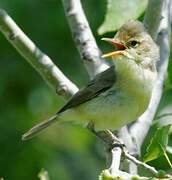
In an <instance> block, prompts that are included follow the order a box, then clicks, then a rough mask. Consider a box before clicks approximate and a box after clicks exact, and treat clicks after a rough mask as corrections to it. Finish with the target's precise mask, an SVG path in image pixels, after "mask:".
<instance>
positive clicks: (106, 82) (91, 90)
mask: <svg viewBox="0 0 172 180" xmlns="http://www.w3.org/2000/svg"><path fill="white" fill-rule="evenodd" d="M115 81H116V76H115V68H114V66H111V67H110V68H108V69H107V70H105V71H104V72H102V73H100V74H98V75H96V76H95V77H94V79H93V80H91V81H90V82H89V83H88V84H87V86H86V87H84V88H82V89H81V90H79V91H78V92H77V93H76V94H74V95H73V96H72V97H71V99H70V100H69V101H68V102H67V103H66V104H65V105H64V106H63V107H62V108H61V109H60V111H58V113H57V114H59V113H61V112H64V111H65V110H67V109H70V108H73V107H76V106H78V105H80V104H82V103H84V102H86V101H89V100H91V99H93V98H95V97H97V96H98V95H99V94H101V93H102V92H104V91H106V90H107V89H109V88H111V87H112V86H113V85H114V83H115Z"/></svg>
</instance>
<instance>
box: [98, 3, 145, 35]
mask: <svg viewBox="0 0 172 180" xmlns="http://www.w3.org/2000/svg"><path fill="white" fill-rule="evenodd" d="M146 5H147V0H120V1H118V0H107V12H106V15H105V20H104V22H103V24H102V25H101V26H100V27H99V29H98V33H99V34H104V33H106V32H110V31H115V30H117V29H118V28H119V27H121V25H122V24H124V23H125V22H126V21H128V20H129V19H136V18H138V17H139V16H140V15H141V14H142V13H143V11H144V10H145V8H146Z"/></svg>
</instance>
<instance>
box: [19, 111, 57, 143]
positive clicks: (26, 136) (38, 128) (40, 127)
mask: <svg viewBox="0 0 172 180" xmlns="http://www.w3.org/2000/svg"><path fill="white" fill-rule="evenodd" d="M57 116H58V115H57V114H56V115H54V116H52V117H51V118H50V119H48V120H45V121H43V122H41V123H39V124H37V125H36V126H34V127H33V128H31V129H30V130H29V131H27V132H26V133H25V134H23V136H22V140H23V141H25V140H28V139H31V138H33V137H34V136H36V135H37V134H38V133H39V132H41V131H42V130H44V129H45V128H47V127H48V126H50V125H51V124H53V123H54V122H56V121H57V120H58V118H57Z"/></svg>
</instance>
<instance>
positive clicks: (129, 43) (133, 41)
mask: <svg viewBox="0 0 172 180" xmlns="http://www.w3.org/2000/svg"><path fill="white" fill-rule="evenodd" d="M138 44H139V42H138V41H136V40H132V41H129V42H128V43H127V46H128V47H136V46H137V45H138Z"/></svg>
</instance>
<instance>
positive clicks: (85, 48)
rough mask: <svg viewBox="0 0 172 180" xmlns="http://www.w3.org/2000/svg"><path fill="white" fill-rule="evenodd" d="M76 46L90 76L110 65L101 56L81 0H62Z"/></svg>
mask: <svg viewBox="0 0 172 180" xmlns="http://www.w3.org/2000/svg"><path fill="white" fill-rule="evenodd" d="M62 3H63V7H64V11H65V14H66V17H67V20H68V22H69V26H70V29H71V32H72V36H73V39H74V41H75V44H76V47H77V49H78V51H79V53H80V56H81V58H82V59H83V61H84V63H85V66H86V69H87V71H88V73H89V75H90V77H91V78H92V77H94V76H95V75H96V74H97V73H100V72H102V71H104V70H105V69H107V68H108V67H109V65H107V63H106V62H105V61H104V60H103V59H102V58H101V52H100V50H99V48H98V46H97V44H96V41H95V38H94V36H93V34H92V32H91V29H90V27H89V24H88V21H87V19H86V16H85V13H84V11H83V9H82V5H81V2H80V0H62Z"/></svg>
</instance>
